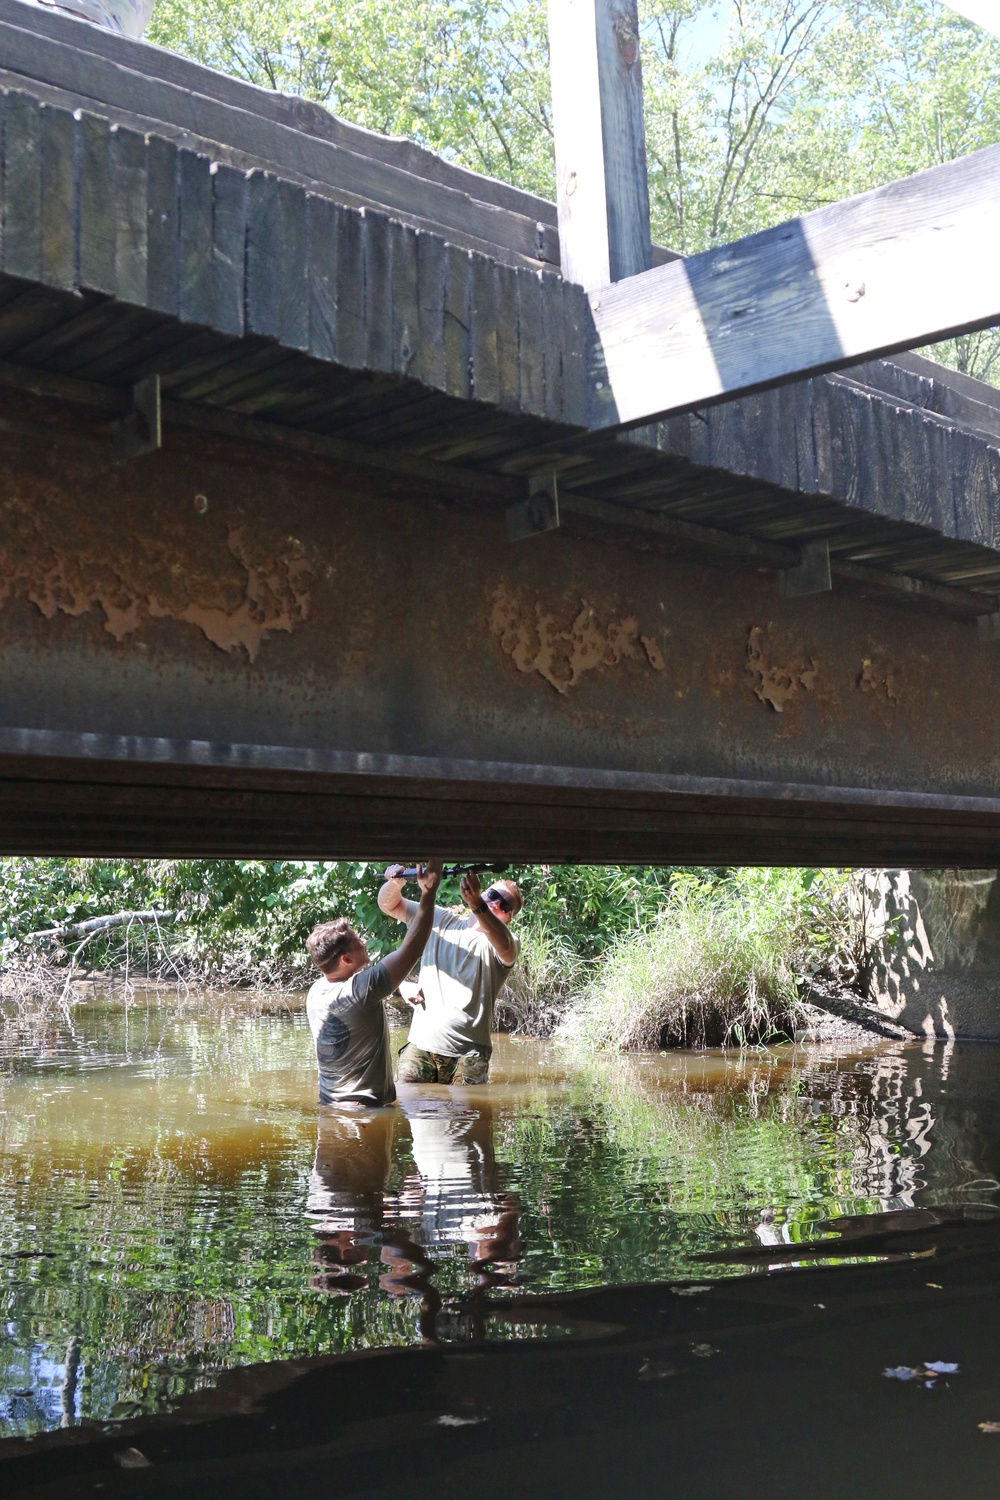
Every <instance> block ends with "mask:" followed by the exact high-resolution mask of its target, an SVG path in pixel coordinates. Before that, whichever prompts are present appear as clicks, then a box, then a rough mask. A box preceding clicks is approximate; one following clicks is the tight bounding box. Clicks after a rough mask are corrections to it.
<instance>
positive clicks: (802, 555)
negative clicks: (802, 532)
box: [780, 541, 833, 599]
mask: <svg viewBox="0 0 1000 1500" xmlns="http://www.w3.org/2000/svg"><path fill="white" fill-rule="evenodd" d="M780 579H781V597H782V599H800V598H801V597H802V596H803V595H804V594H828V593H829V592H830V590H831V589H832V588H833V579H832V578H831V576H830V543H829V542H826V541H823V542H806V544H805V546H804V547H803V548H802V549H801V551H800V552H799V561H798V564H797V566H796V567H794V568H783V569H782V571H781V574H780Z"/></svg>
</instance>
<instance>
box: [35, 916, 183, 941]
mask: <svg viewBox="0 0 1000 1500" xmlns="http://www.w3.org/2000/svg"><path fill="white" fill-rule="evenodd" d="M176 915H177V913H176V912H172V911H118V912H115V913H114V914H113V915H112V916H109V917H90V918H89V919H88V920H87V921H86V922H72V923H70V925H69V926H67V927H46V928H44V929H43V930H42V931H41V932H29V933H27V934H26V935H25V937H24V938H23V939H22V941H23V942H25V943H28V942H31V941H32V940H33V939H35V938H49V939H51V940H52V941H53V942H66V941H69V942H73V941H74V940H75V939H76V938H86V937H91V936H92V935H93V934H94V933H95V932H107V931H109V930H110V929H111V928H112V927H125V926H130V925H131V924H132V923H133V922H139V923H142V924H145V923H147V922H151V923H153V924H154V925H157V926H158V925H159V923H160V922H172V921H173V920H174V918H175V917H176Z"/></svg>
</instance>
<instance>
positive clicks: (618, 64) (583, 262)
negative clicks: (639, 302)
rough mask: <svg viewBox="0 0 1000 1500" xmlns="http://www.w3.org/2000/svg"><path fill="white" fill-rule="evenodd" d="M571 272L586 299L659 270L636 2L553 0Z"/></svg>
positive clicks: (564, 242) (563, 234)
mask: <svg viewBox="0 0 1000 1500" xmlns="http://www.w3.org/2000/svg"><path fill="white" fill-rule="evenodd" d="M549 55H550V66H551V71H552V116H553V124H554V128H555V141H556V176H557V180H558V193H557V203H558V209H559V240H560V247H561V260H562V272H563V276H564V277H565V278H566V280H567V281H573V282H577V283H578V284H579V285H580V286H582V287H583V288H584V289H585V290H586V291H588V292H589V291H593V290H595V289H596V288H597V287H601V286H608V285H609V284H610V283H611V282H612V281H621V280H623V279H624V278H625V277H627V276H637V275H638V274H639V273H640V272H642V271H648V270H649V268H650V266H651V265H652V263H653V261H652V248H651V241H650V231H649V185H648V182H647V178H646V132H645V127H644V124H643V116H642V64H641V61H640V57H639V19H638V13H637V4H636V0H549Z"/></svg>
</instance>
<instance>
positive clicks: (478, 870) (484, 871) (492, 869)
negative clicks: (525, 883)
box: [390, 861, 507, 880]
mask: <svg viewBox="0 0 1000 1500" xmlns="http://www.w3.org/2000/svg"><path fill="white" fill-rule="evenodd" d="M390 868H391V867H390ZM506 869H507V863H506V861H505V862H504V863H503V864H497V863H496V862H494V863H493V864H485V865H445V867H444V869H443V870H442V871H441V874H442V875H502V874H503V872H504V870H506ZM395 878H396V879H397V880H416V878H417V870H416V866H414V867H413V868H412V869H409V870H400V872H399V874H398V875H397V876H396V877H395Z"/></svg>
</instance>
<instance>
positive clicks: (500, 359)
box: [496, 265, 530, 411]
mask: <svg viewBox="0 0 1000 1500" xmlns="http://www.w3.org/2000/svg"><path fill="white" fill-rule="evenodd" d="M518 276H519V273H518V272H517V271H515V270H514V269H513V267H512V266H504V265H498V266H497V273H496V297H497V302H496V308H497V311H496V319H497V380H498V383H499V387H500V405H501V406H502V407H503V408H504V410H505V411H520V409H521V342H520V339H521V327H520V319H519V318H518V296H517V282H518ZM526 336H527V337H530V335H526Z"/></svg>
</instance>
